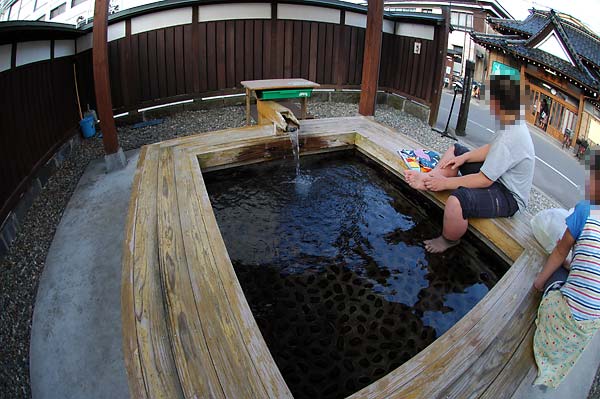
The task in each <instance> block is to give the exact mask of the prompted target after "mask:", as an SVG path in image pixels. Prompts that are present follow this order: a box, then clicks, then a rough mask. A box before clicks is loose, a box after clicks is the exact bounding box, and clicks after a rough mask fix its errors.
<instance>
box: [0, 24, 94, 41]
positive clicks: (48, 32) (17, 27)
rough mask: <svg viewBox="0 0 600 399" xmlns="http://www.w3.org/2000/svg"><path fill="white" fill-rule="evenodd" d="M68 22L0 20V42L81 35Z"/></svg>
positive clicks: (81, 33)
mask: <svg viewBox="0 0 600 399" xmlns="http://www.w3.org/2000/svg"><path fill="white" fill-rule="evenodd" d="M83 34H84V32H82V31H81V30H79V29H76V28H75V26H73V25H70V24H60V23H56V22H42V21H5V22H0V44H7V43H13V42H25V41H33V40H52V39H54V40H60V39H75V38H77V37H79V36H81V35H83Z"/></svg>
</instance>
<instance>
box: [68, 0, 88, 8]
mask: <svg viewBox="0 0 600 399" xmlns="http://www.w3.org/2000/svg"><path fill="white" fill-rule="evenodd" d="M86 2H87V0H71V8H73V7H75V6H78V5H79V4H83V3H86Z"/></svg>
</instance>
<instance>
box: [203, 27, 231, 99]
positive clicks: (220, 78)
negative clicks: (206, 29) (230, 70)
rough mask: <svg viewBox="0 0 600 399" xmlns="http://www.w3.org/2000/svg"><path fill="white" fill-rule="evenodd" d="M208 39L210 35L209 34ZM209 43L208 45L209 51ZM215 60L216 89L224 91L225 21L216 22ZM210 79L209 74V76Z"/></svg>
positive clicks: (225, 71)
mask: <svg viewBox="0 0 600 399" xmlns="http://www.w3.org/2000/svg"><path fill="white" fill-rule="evenodd" d="M209 38H210V34H209ZM210 45H211V43H210V41H209V43H208V46H209V49H210ZM216 50H217V51H216V60H217V68H216V70H217V74H216V77H217V87H216V89H224V88H226V87H227V70H226V60H225V54H226V44H225V21H218V22H216ZM209 77H210V74H209Z"/></svg>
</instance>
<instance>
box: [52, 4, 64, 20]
mask: <svg viewBox="0 0 600 399" xmlns="http://www.w3.org/2000/svg"><path fill="white" fill-rule="evenodd" d="M66 9H67V3H62V4H61V5H59V6H58V7H56V8H55V9H53V10H52V11H50V19H54V18H56V17H57V16H59V15H60V14H62V13H63V12H65V10H66Z"/></svg>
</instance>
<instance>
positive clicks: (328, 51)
mask: <svg viewBox="0 0 600 399" xmlns="http://www.w3.org/2000/svg"><path fill="white" fill-rule="evenodd" d="M323 62H324V63H325V70H324V71H323V82H324V83H327V84H333V83H334V81H333V76H332V74H333V68H332V67H333V25H332V24H325V56H324V58H323Z"/></svg>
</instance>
